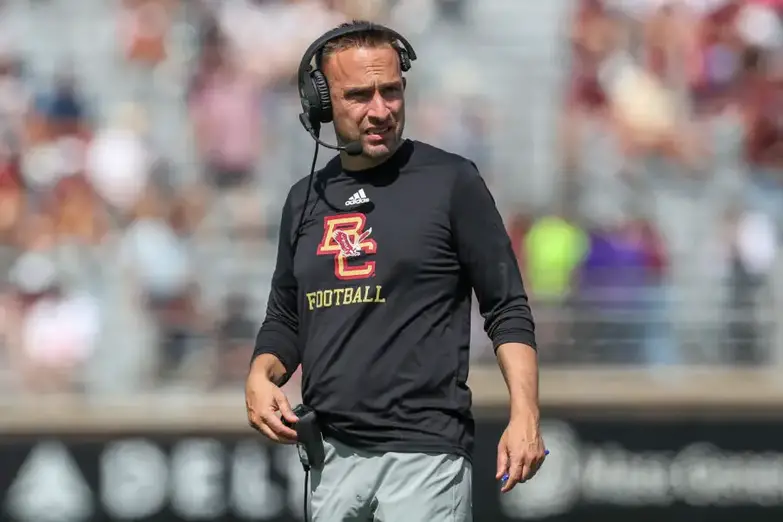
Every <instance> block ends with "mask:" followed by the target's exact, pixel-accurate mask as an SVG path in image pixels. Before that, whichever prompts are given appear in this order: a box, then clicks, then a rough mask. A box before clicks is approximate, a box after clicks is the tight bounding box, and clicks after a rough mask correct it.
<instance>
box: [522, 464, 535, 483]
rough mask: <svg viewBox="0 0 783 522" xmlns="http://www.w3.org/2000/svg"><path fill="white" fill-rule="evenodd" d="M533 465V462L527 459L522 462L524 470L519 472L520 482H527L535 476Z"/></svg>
mask: <svg viewBox="0 0 783 522" xmlns="http://www.w3.org/2000/svg"><path fill="white" fill-rule="evenodd" d="M532 469H533V466H532V464H531V462H529V461H528V460H527V459H525V461H524V462H523V463H522V471H521V472H520V473H519V481H520V482H527V481H528V480H530V479H531V478H533V473H532Z"/></svg>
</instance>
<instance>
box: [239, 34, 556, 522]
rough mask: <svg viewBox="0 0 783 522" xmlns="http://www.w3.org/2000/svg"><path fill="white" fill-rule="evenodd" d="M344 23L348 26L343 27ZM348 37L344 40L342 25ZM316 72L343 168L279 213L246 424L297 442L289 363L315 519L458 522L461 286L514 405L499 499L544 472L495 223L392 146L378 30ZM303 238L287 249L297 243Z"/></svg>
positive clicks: (300, 192) (396, 112)
mask: <svg viewBox="0 0 783 522" xmlns="http://www.w3.org/2000/svg"><path fill="white" fill-rule="evenodd" d="M354 23H355V24H358V23H359V22H354ZM348 27H350V25H349V26H348ZM319 69H320V70H321V71H322V72H323V73H324V75H325V76H326V79H327V81H328V86H329V88H330V92H331V101H332V106H333V118H334V120H333V121H334V129H335V132H336V135H337V137H338V140H339V141H340V142H341V143H349V142H356V141H359V142H360V143H361V146H362V153H361V154H360V155H356V156H350V155H348V154H346V153H341V154H340V156H338V157H335V158H333V159H332V160H331V161H330V162H329V163H328V164H327V165H326V166H325V167H324V169H323V170H321V171H319V172H318V173H317V175H316V176H315V181H314V182H313V187H314V188H313V193H315V195H316V196H315V201H310V203H309V204H308V207H307V210H308V212H306V213H305V214H304V215H305V219H304V220H303V221H302V222H301V224H300V225H298V221H299V220H298V216H300V215H302V208H303V205H304V200H305V196H306V193H307V189H308V185H307V183H309V180H303V181H300V182H299V183H297V184H296V185H294V187H293V188H292V189H291V191H290V193H289V195H288V198H287V200H286V202H285V205H284V209H283V215H282V222H281V228H280V242H279V246H278V258H277V267H276V270H275V274H274V276H273V281H272V290H271V292H270V296H269V305H268V310H267V315H266V319H265V320H264V323H263V325H262V327H261V329H260V332H259V334H258V337H257V341H256V348H255V352H254V359H253V361H252V364H251V369H250V373H249V375H248V378H247V387H246V401H247V408H248V416H249V420H250V423H251V425H253V426H254V427H256V428H257V429H258V430H259V431H261V432H262V433H263V434H264V435H266V436H267V437H269V438H270V439H271V440H273V441H276V442H283V443H291V442H295V438H296V433H295V431H293V430H291V429H289V428H287V427H286V426H285V425H284V424H283V423H282V422H281V419H280V418H279V415H282V417H284V418H285V419H286V420H287V421H289V422H296V421H297V419H296V416H295V415H294V414H293V412H292V410H291V407H290V405H289V403H288V401H287V400H286V397H285V395H284V394H283V392H282V391H281V390H280V388H279V386H281V385H282V384H283V383H285V382H286V380H287V379H288V377H289V376H290V375H291V374H292V373H293V372H294V371H295V370H296V369H297V367H298V366H299V365H300V364H301V365H302V376H303V378H302V388H303V390H302V392H303V402H304V403H305V404H307V405H308V406H310V407H312V408H313V409H314V410H315V411H316V413H317V416H318V418H319V421H320V424H321V429H322V431H323V433H324V444H325V448H326V462H325V465H324V466H323V469H322V470H320V471H315V472H314V475H313V487H312V491H311V495H312V496H311V505H312V508H311V509H312V515H313V519H314V520H316V521H319V522H320V521H328V522H332V521H343V520H362V521H365V520H373V519H374V520H379V521H383V522H388V521H399V520H405V521H408V522H429V521H441V520H449V521H452V520H458V521H460V522H464V521H470V520H472V514H471V463H470V458H471V451H472V447H473V434H474V423H473V418H472V416H471V411H470V406H471V392H470V390H469V389H468V387H467V385H466V380H467V376H468V360H469V357H468V348H469V337H470V335H469V334H470V332H469V330H470V303H471V289H475V291H476V294H477V297H478V301H479V303H480V308H481V312H482V314H483V315H484V317H485V319H486V323H485V326H486V331H487V333H488V334H489V336H490V338H491V339H492V341H493V344H494V346H495V348H496V350H497V356H498V360H499V363H500V367H501V369H502V373H503V376H504V378H505V380H506V383H507V384H508V388H509V391H510V396H511V416H510V422H509V425H508V427H507V429H506V431H505V432H504V434H503V436H502V438H501V440H500V444H499V446H498V462H497V479H500V478H501V477H502V476H503V475H504V474H508V476H509V478H508V480H507V481H506V482H505V484H504V486H503V487H502V491H509V490H511V488H513V487H514V485H515V484H517V483H518V482H520V481H524V480H526V479H529V478H530V477H532V476H533V474H534V473H535V472H536V470H537V469H538V467H539V466H540V465H541V463H542V462H543V458H544V448H543V443H542V440H541V437H540V434H539V427H538V424H539V410H538V366H537V358H536V351H535V335H534V325H533V320H532V317H531V314H530V308H529V306H528V302H527V297H526V294H525V290H524V287H523V284H522V280H521V276H520V274H519V270H518V267H517V262H516V259H515V257H514V252H513V250H512V248H511V244H510V241H509V238H508V236H507V234H506V232H505V228H504V226H503V222H502V220H501V217H500V215H499V213H498V211H497V209H496V207H495V203H494V201H493V199H492V196H491V195H490V193H489V191H488V189H487V187H486V185H485V184H484V182H483V180H482V178H481V176H480V175H479V173H478V172H477V170H476V167H475V166H474V165H473V164H472V163H471V162H470V161H468V160H466V159H464V158H462V157H460V156H457V155H454V154H450V153H448V152H445V151H442V150H439V149H437V148H435V147H432V146H430V145H427V144H425V143H421V142H418V141H412V140H407V139H403V138H402V134H403V128H404V124H405V99H404V91H405V79H404V78H403V77H402V73H401V56H400V52H399V50H398V49H397V48H396V47H395V39H394V38H393V36H391V35H390V34H388V33H387V32H386V31H385V30H383V29H374V30H367V31H363V32H360V33H354V34H350V35H347V36H342V37H339V38H337V39H335V40H332V41H331V42H329V43H328V44H327V45H325V47H324V48H323V53H322V57H321V59H320V60H319ZM297 233H298V234H299V236H298V241H297V242H296V249H295V251H293V250H294V249H293V244H294V239H295V236H296V234H297Z"/></svg>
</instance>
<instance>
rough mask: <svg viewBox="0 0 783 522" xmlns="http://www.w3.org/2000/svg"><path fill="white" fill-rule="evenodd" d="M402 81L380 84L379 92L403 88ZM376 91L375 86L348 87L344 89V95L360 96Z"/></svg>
mask: <svg viewBox="0 0 783 522" xmlns="http://www.w3.org/2000/svg"><path fill="white" fill-rule="evenodd" d="M401 86H402V81H401V80H394V81H391V82H385V83H380V84H378V90H381V91H382V90H384V89H388V88H391V87H401ZM374 90H375V86H373V85H356V86H351V87H346V88H344V89H343V94H345V95H346V96H351V95H358V94H367V93H370V92H372V91H374Z"/></svg>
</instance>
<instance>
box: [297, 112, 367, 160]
mask: <svg viewBox="0 0 783 522" xmlns="http://www.w3.org/2000/svg"><path fill="white" fill-rule="evenodd" d="M299 121H300V122H302V125H303V126H304V128H305V129H306V130H307V132H308V133H310V136H311V137H312V138H313V139H314V140H315V142H316V143H317V144H318V145H320V146H322V147H326V148H327V149H332V150H339V151H345V153H346V154H348V155H349V156H359V155H360V154H361V153H362V151H363V147H362V142H360V141H349V142H348V143H346V144H345V145H329V144H328V143H326V142H323V141H321V139H320V138H319V137H318V132H317V131H316V130H315V129H314V128H313V124H312V123H310V121H309V120H308V119H307V115H306V114H304V113H302V114H300V115H299Z"/></svg>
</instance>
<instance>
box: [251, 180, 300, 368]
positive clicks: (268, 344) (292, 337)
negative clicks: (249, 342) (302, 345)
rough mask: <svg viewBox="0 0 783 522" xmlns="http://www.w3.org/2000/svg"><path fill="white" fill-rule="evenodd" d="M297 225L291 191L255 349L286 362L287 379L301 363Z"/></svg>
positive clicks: (284, 212)
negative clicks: (295, 249)
mask: <svg viewBox="0 0 783 522" xmlns="http://www.w3.org/2000/svg"><path fill="white" fill-rule="evenodd" d="M293 227H294V219H293V209H292V205H291V194H289V195H288V199H287V200H286V202H285V205H284V206H283V213H282V217H281V219H280V238H279V240H278V246H277V263H276V265H275V271H274V274H273V275H272V288H271V289H270V291H269V299H268V301H267V308H266V317H265V318H264V321H263V323H262V324H261V328H260V329H259V331H258V335H257V336H256V345H255V349H254V350H253V358H252V359H251V362H252V360H255V358H256V357H258V356H259V355H261V354H265V353H268V354H272V355H274V356H275V357H277V358H278V359H280V362H282V363H283V366H285V369H286V379H285V380H286V381H287V380H288V379H289V378H290V377H291V375H292V374H293V373H294V371H296V369H297V367H298V366H299V363H300V355H299V345H298V338H299V312H298V304H297V303H298V297H297V282H296V278H295V277H294V261H293V249H292V244H291V243H292V241H291V240H292V232H293Z"/></svg>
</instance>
